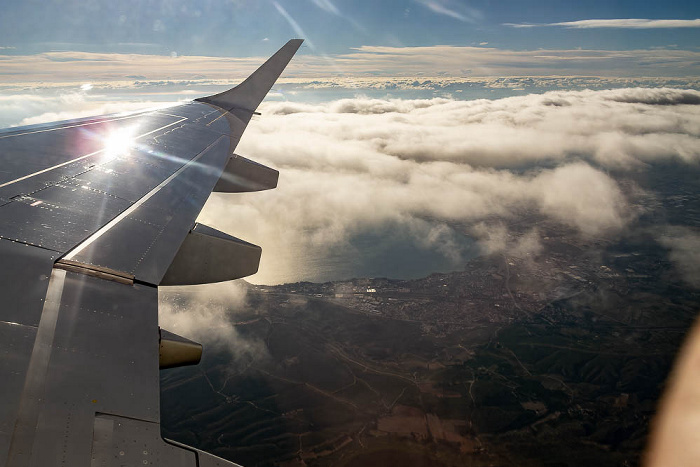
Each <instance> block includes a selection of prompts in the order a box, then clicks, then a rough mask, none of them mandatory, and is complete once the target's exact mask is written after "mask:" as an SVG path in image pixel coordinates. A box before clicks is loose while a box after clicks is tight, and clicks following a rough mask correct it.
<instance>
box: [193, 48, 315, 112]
mask: <svg viewBox="0 0 700 467" xmlns="http://www.w3.org/2000/svg"><path fill="white" fill-rule="evenodd" d="M302 42H304V40H303V39H292V40H291V41H289V42H287V43H286V44H285V45H284V46H283V47H282V48H281V49H279V50H278V51H277V53H275V54H274V55H273V56H272V57H270V58H269V59H268V60H267V61H266V62H265V63H263V64H262V66H261V67H260V68H258V69H257V70H255V71H254V72H253V74H252V75H250V76H249V77H248V78H247V79H246V80H245V81H243V82H242V83H241V84H239V85H238V86H236V87H235V88H232V89H229V90H228V91H224V92H222V93H219V94H214V95H213V96H208V97H202V98H199V99H195V100H197V101H199V102H207V103H209V104H214V105H217V106H219V107H221V108H223V109H226V110H231V109H233V108H239V109H244V110H249V111H250V112H253V111H255V109H257V108H258V105H260V102H262V100H263V99H264V98H265V96H266V95H267V93H268V92H269V91H270V89H271V88H272V85H273V84H275V81H277V78H279V76H280V75H281V74H282V71H284V69H285V68H286V66H287V64H288V63H289V61H290V60H291V59H292V57H293V56H294V54H295V53H296V51H297V50H298V49H299V47H300V46H301V43H302Z"/></svg>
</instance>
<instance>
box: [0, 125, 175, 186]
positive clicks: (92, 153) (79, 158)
mask: <svg viewBox="0 0 700 467" xmlns="http://www.w3.org/2000/svg"><path fill="white" fill-rule="evenodd" d="M172 116H173V117H178V118H180V120H178V121H176V122H172V123H169V124H167V125H164V126H162V127H160V128H156V129H155V130H151V131H149V132H148V133H144V134H142V135H138V136H136V137H134V138H133V139H134V141H136V140H138V139H141V138H143V137H144V136H148V135H150V134H152V133H155V132H156V131H160V130H164V129H166V128H168V127H170V126H173V125H177V124H178V123H181V122H183V121H185V120H187V117H179V116H177V115H172ZM76 126H79V125H76ZM65 128H70V127H65ZM105 150H106V149H100V150H99V151H95V152H91V153H90V154H85V155H84V156H80V157H77V158H75V159H71V160H69V161H66V162H62V163H60V164H57V165H54V166H53V167H48V168H46V169H43V170H39V171H38V172H34V173H32V174H29V175H25V176H23V177H20V178H17V179H15V180H11V181H9V182H5V183H3V184H1V185H0V188H2V187H5V186H7V185H12V184H13V183H17V182H21V181H22V180H26V179H28V178H31V177H34V176H35V175H41V174H43V173H46V172H49V171H51V170H54V169H58V168H60V167H63V166H64V165H68V164H72V163H74V162H78V161H81V160H83V159H85V158H87V157H90V156H94V155H96V154H100V153H102V152H105Z"/></svg>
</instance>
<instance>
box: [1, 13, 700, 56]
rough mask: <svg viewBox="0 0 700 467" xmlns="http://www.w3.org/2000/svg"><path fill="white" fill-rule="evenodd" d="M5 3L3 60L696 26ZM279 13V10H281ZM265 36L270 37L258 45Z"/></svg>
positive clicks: (631, 38)
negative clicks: (301, 40)
mask: <svg viewBox="0 0 700 467" xmlns="http://www.w3.org/2000/svg"><path fill="white" fill-rule="evenodd" d="M275 3H276V2H274V1H270V0H202V1H197V2H193V1H184V0H169V1H165V0H163V1H135V0H126V1H112V0H109V1H107V0H88V1H84V0H62V1H36V0H30V1H8V0H3V2H2V4H1V5H2V10H3V14H2V15H1V16H0V47H14V48H12V49H4V52H5V53H7V54H28V53H38V52H46V51H52V50H54V51H55V50H62V51H66V50H72V51H88V52H121V53H147V54H169V53H172V52H176V53H178V54H184V55H207V56H233V57H241V56H251V55H266V54H267V53H269V52H270V51H271V50H273V49H275V48H276V47H277V46H278V45H279V44H281V43H283V42H284V41H285V40H287V39H288V38H291V37H294V36H299V35H300V33H299V30H295V27H294V25H293V24H292V22H294V23H296V25H298V27H299V28H300V29H301V30H303V35H304V36H305V37H306V38H307V39H309V40H310V41H311V43H312V44H313V45H314V47H315V51H316V52H318V53H326V54H341V53H346V52H348V51H349V50H351V49H352V48H354V47H360V46H363V45H364V46H394V47H406V46H412V47H415V46H434V45H456V46H470V45H479V44H483V43H486V42H487V43H488V44H483V45H489V46H491V47H498V48H505V49H511V50H532V49H538V48H544V49H552V48H566V49H576V48H584V49H602V50H627V49H631V48H652V47H673V48H679V49H688V50H698V48H699V46H700V27H697V26H700V25H696V27H665V28H645V29H630V28H623V27H612V28H611V27H608V28H586V29H578V28H571V27H565V26H548V27H547V26H540V27H531V28H517V27H513V26H508V25H506V24H508V23H512V24H533V23H534V24H547V23H558V22H572V21H580V20H588V19H628V18H641V19H651V20H658V19H672V20H693V19H696V18H700V2H693V1H665V2H661V1H639V0H638V1H598V0H596V1H584V2H572V1H559V0H544V1H524V0H501V1H495V0H478V1H465V0H391V1H377V0H352V1H351V0H278V3H277V4H275ZM282 10H284V12H286V14H285V13H283V12H282ZM265 39H268V40H265Z"/></svg>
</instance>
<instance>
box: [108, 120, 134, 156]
mask: <svg viewBox="0 0 700 467" xmlns="http://www.w3.org/2000/svg"><path fill="white" fill-rule="evenodd" d="M135 135H136V127H134V126H130V127H123V128H118V129H116V130H114V131H112V132H111V133H110V134H109V135H107V137H106V138H105V149H104V151H105V155H107V156H109V157H116V156H121V155H126V154H128V153H129V151H130V150H131V148H132V147H134V145H135V144H136V140H135Z"/></svg>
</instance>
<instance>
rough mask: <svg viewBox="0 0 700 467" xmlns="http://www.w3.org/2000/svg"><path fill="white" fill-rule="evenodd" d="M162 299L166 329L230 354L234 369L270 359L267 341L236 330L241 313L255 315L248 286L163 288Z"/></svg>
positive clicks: (160, 312)
mask: <svg viewBox="0 0 700 467" xmlns="http://www.w3.org/2000/svg"><path fill="white" fill-rule="evenodd" d="M158 299H159V300H158V301H159V305H158V321H159V325H160V326H161V327H163V328H164V329H167V330H168V331H170V332H174V333H176V334H179V335H182V336H183V337H186V338H188V339H192V340H194V341H197V342H200V343H203V344H206V345H208V346H209V347H214V348H216V349H219V350H225V351H228V352H229V353H230V355H231V357H232V358H233V365H234V366H244V365H247V364H248V363H249V362H250V361H251V360H262V359H266V358H268V356H269V354H268V352H267V348H266V346H265V343H264V342H262V341H259V340H253V339H249V338H247V337H245V336H243V335H241V334H240V333H239V332H238V331H237V330H236V321H237V320H236V315H237V314H241V313H242V312H247V313H248V314H247V315H246V316H251V307H250V306H249V304H248V302H247V286H246V284H245V283H243V282H241V281H236V282H224V283H219V284H209V285H200V286H189V287H159V288H158ZM248 319H249V318H248Z"/></svg>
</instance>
